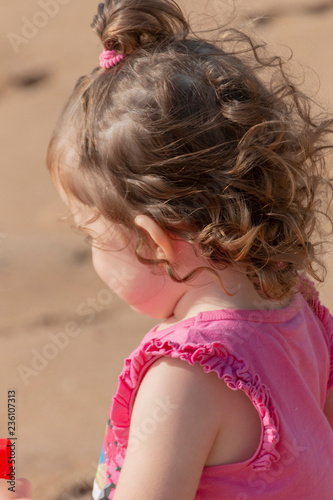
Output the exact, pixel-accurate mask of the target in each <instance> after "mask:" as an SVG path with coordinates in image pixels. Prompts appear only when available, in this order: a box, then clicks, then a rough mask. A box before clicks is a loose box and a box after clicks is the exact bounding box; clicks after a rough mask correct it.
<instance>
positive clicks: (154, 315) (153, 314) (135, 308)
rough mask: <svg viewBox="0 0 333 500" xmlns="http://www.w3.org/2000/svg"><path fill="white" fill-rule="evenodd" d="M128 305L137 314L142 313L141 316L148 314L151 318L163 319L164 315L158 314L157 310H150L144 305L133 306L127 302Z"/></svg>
mask: <svg viewBox="0 0 333 500" xmlns="http://www.w3.org/2000/svg"><path fill="white" fill-rule="evenodd" d="M128 305H129V306H130V308H131V309H132V310H133V311H135V312H137V313H139V314H142V315H143V316H149V317H150V318H152V319H156V320H162V319H165V316H162V314H159V312H158V311H151V310H146V309H145V308H144V307H140V306H133V305H131V304H128Z"/></svg>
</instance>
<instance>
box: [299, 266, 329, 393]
mask: <svg viewBox="0 0 333 500" xmlns="http://www.w3.org/2000/svg"><path fill="white" fill-rule="evenodd" d="M298 289H299V291H300V292H301V294H302V295H303V297H304V298H305V300H306V301H307V303H308V304H309V306H310V307H311V309H312V310H313V312H314V313H315V314H316V316H318V318H319V320H320V321H321V323H322V324H323V326H324V328H325V330H326V334H327V342H328V345H329V347H330V353H331V365H330V376H329V380H328V386H327V390H328V389H330V388H331V387H333V316H332V315H331V314H330V312H329V310H328V309H327V307H325V306H324V305H323V304H321V303H320V300H319V292H318V290H316V288H315V285H314V283H313V281H311V280H310V279H309V278H308V277H307V276H306V275H305V274H304V273H303V274H301V275H300V280H299V286H298Z"/></svg>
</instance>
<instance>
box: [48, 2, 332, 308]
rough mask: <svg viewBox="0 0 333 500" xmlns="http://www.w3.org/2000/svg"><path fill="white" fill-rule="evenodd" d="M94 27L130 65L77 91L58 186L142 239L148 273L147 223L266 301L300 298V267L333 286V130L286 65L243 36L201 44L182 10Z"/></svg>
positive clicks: (119, 11)
mask: <svg viewBox="0 0 333 500" xmlns="http://www.w3.org/2000/svg"><path fill="white" fill-rule="evenodd" d="M92 27H93V29H94V31H95V32H96V33H97V34H98V36H99V37H100V39H101V41H102V44H103V46H104V48H105V49H107V50H110V49H115V50H117V51H119V52H120V53H123V54H126V55H127V57H126V59H125V60H124V61H122V62H121V63H120V64H118V65H117V66H115V67H113V68H111V69H102V68H96V69H94V70H93V71H92V72H91V73H90V74H88V75H87V76H84V77H82V78H80V79H79V81H78V82H77V84H76V86H75V89H74V91H73V94H72V95H71V97H70V99H69V101H68V103H67V105H66V107H65V109H64V110H63V113H62V114H61V116H60V119H59V121H58V124H57V126H56V128H55V130H54V133H53V136H52V139H51V142H50V146H49V150H48V155H47V164H48V168H49V169H50V171H51V174H52V175H53V177H54V178H55V179H57V181H56V182H60V183H61V185H62V187H63V189H65V190H66V191H67V192H68V193H69V194H70V195H71V196H74V197H75V198H77V199H78V200H80V201H81V203H83V204H85V205H87V206H89V207H93V208H94V209H95V210H96V211H97V212H98V213H100V214H103V215H104V216H105V217H106V218H107V219H109V220H111V221H113V222H116V223H119V224H122V225H123V226H125V227H127V228H128V229H130V230H131V231H133V232H135V233H136V236H137V238H138V241H139V246H138V251H137V254H138V257H139V258H140V260H141V261H142V262H147V263H148V264H152V263H153V261H151V260H148V259H143V258H142V257H140V251H139V249H140V248H141V246H142V244H143V243H144V238H145V236H144V234H143V233H142V232H140V230H139V229H138V228H137V227H136V226H135V225H134V218H135V216H136V215H137V214H146V215H148V216H150V217H152V218H153V219H154V220H155V221H156V222H157V223H158V224H159V225H160V226H161V227H162V228H163V229H164V230H166V231H167V232H169V233H170V234H171V235H174V236H175V237H180V238H182V239H184V240H185V241H187V242H189V243H191V244H193V245H194V246H195V248H196V251H197V252H198V253H199V254H200V255H201V256H202V257H203V258H204V259H206V260H207V261H208V262H209V263H210V265H211V266H213V268H215V269H223V268H224V267H226V266H229V265H232V266H235V267H236V268H238V269H241V270H242V272H245V273H246V274H247V276H248V278H249V279H250V280H251V281H252V283H253V285H254V287H255V288H256V290H257V291H258V293H259V294H260V295H261V296H262V297H265V298H270V299H278V300H282V299H285V298H287V297H288V296H289V295H290V294H291V293H292V290H293V287H294V285H295V284H296V283H297V277H298V274H299V272H300V271H301V270H305V271H306V272H307V273H309V274H310V275H311V276H313V277H314V278H315V279H317V280H322V278H321V277H320V275H319V274H318V269H322V270H324V269H325V267H324V264H323V263H322V261H321V258H320V255H321V244H322V240H323V237H322V231H323V224H322V222H323V217H326V218H327V219H328V220H329V222H330V223H331V221H332V219H331V217H330V216H329V214H328V207H329V202H330V197H331V192H330V191H331V187H332V184H331V181H330V179H329V175H328V173H327V170H328V169H327V166H326V156H327V155H326V153H327V151H328V150H329V148H331V146H330V145H329V142H328V138H329V134H330V132H331V131H332V123H333V121H332V119H329V118H327V117H325V116H321V115H320V114H318V115H317V116H312V115H313V112H312V107H311V102H312V101H311V99H310V98H308V97H307V96H306V95H304V94H303V93H302V92H301V91H300V89H299V88H297V87H296V86H295V85H294V83H293V81H292V78H290V77H288V75H287V73H286V70H285V65H284V63H283V61H282V59H281V58H280V57H269V56H267V55H266V49H265V46H264V45H263V44H262V43H260V44H255V42H254V41H253V40H252V38H250V37H249V36H248V35H246V34H245V33H243V32H241V31H239V30H236V29H231V28H223V29H222V30H221V32H220V39H219V40H220V41H216V42H214V43H213V42H210V41H206V40H204V39H202V38H200V37H197V36H195V35H194V34H193V33H192V32H191V29H190V26H189V25H188V23H187V21H186V20H185V18H184V16H183V14H182V12H181V10H180V9H179V7H178V6H177V5H176V3H175V2H173V1H172V0H106V2H105V3H104V4H100V5H99V7H98V14H97V16H96V17H95V19H94V21H93V23H92ZM69 151H70V152H71V154H69ZM156 263H157V264H158V263H159V262H158V261H157V262H156ZM163 264H166V263H165V262H163ZM167 269H168V272H169V274H170V276H171V277H172V278H173V279H175V280H177V281H183V280H188V279H190V278H191V277H192V276H193V273H191V275H189V276H186V277H179V276H177V275H176V273H175V272H174V271H173V270H172V268H171V266H168V265H167Z"/></svg>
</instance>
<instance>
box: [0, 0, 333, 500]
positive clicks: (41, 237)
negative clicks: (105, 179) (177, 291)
mask: <svg viewBox="0 0 333 500" xmlns="http://www.w3.org/2000/svg"><path fill="white" fill-rule="evenodd" d="M46 3H47V2H46V0H45V2H43V0H39V1H37V0H11V1H10V2H2V3H1V5H0V28H1V38H0V58H1V66H0V117H1V133H0V141H1V143H0V144H1V182H0V193H1V195H0V217H1V223H0V293H1V300H0V308H1V314H0V318H1V319H0V321H1V326H0V352H1V358H0V359H1V361H0V363H1V365H0V366H1V381H0V409H1V423H0V437H7V416H6V407H7V391H8V390H11V389H14V390H15V391H16V397H17V415H16V417H17V428H16V431H17V432H16V436H17V438H18V440H17V448H16V449H17V458H18V476H24V477H28V478H29V479H30V480H31V481H32V482H33V488H34V489H33V491H34V498H35V500H70V499H74V498H81V499H86V498H90V487H91V482H92V479H93V476H94V473H95V469H96V466H97V462H98V457H99V453H100V448H101V444H102V439H103V435H104V428H105V422H106V418H107V413H108V409H109V405H110V402H111V397H112V395H113V392H114V390H115V387H116V383H117V376H118V374H119V372H120V371H121V369H122V366H123V360H124V358H125V357H126V356H127V355H128V354H129V353H130V352H131V351H132V349H133V348H135V347H136V345H137V344H138V342H139V341H140V339H141V337H142V336H143V334H144V333H145V332H146V330H147V329H148V328H149V327H150V326H151V325H152V324H153V322H152V320H150V319H149V318H145V317H143V316H138V315H137V314H136V313H134V312H133V311H131V310H130V309H129V308H128V307H127V306H126V304H124V303H122V302H121V301H120V300H119V299H118V298H117V297H116V296H114V295H112V294H111V292H107V290H106V287H105V285H104V284H103V283H102V282H101V281H100V280H99V278H98V277H97V276H95V274H94V271H93V269H92V266H91V263H90V256H89V248H88V246H86V245H85V244H84V243H83V241H82V237H81V236H78V235H77V234H75V233H74V232H73V231H72V230H71V229H70V227H69V225H68V224H66V223H64V222H61V221H60V218H61V216H63V215H66V210H65V208H64V206H63V204H62V203H61V201H59V199H58V196H57V193H56V191H55V189H54V187H53V185H52V183H51V181H50V179H49V176H48V173H47V171H46V168H45V154H46V148H47V145H48V140H49V137H50V134H51V131H52V127H53V125H54V123H55V120H56V118H57V116H58V114H59V112H60V109H61V107H62V106H63V104H64V102H65V100H66V98H67V96H68V95H69V94H70V92H71V90H72V88H73V85H74V83H75V82H76V80H77V78H78V77H79V76H81V75H83V74H85V73H88V72H89V71H90V70H91V69H92V68H93V67H94V66H96V65H97V62H98V56H99V53H100V51H101V47H100V45H99V42H98V40H97V37H96V36H95V35H94V34H93V33H92V32H91V30H90V28H89V24H90V22H91V20H92V18H93V16H94V15H95V12H96V6H97V3H96V2H95V1H92V0H86V1H82V0H53V11H51V10H50V11H49V14H45V12H46V11H45V8H44V9H43V8H42V4H44V6H45V4H46ZM50 3H52V2H50ZM182 5H183V6H185V9H186V11H187V12H192V13H193V12H204V11H205V12H208V13H210V14H212V15H213V16H214V17H216V14H217V13H219V15H221V13H227V12H230V11H231V2H226V1H225V2H223V1H218V0H215V1H211V2H201V1H199V0H197V1H190V0H187V1H186V0H184V1H183V2H182ZM236 6H237V12H238V14H237V18H236V23H238V24H239V25H241V24H243V23H244V22H249V20H251V19H252V28H253V29H254V30H255V31H257V32H258V33H259V34H260V35H261V36H262V37H263V38H264V39H266V40H267V41H269V42H270V43H272V44H273V45H276V44H280V45H286V46H289V47H291V48H292V50H293V52H294V57H295V60H297V61H298V62H299V63H300V64H302V65H304V66H305V73H306V75H307V76H308V77H309V79H310V80H309V81H310V83H308V84H307V85H308V86H309V89H310V90H311V92H312V93H313V92H314V91H315V90H317V91H318V98H319V99H320V101H321V103H322V104H323V106H324V107H326V108H327V109H330V110H331V111H332V110H333V85H332V81H333V64H332V45H333V34H332V33H333V29H332V28H333V2H332V1H326V2H325V1H320V0H292V1H287V0H251V2H249V1H246V0H243V1H241V0H239V1H238V0H237V1H236ZM41 12H42V14H41ZM43 13H44V14H43ZM192 16H193V19H194V21H195V23H197V24H198V23H199V18H198V16H196V15H194V14H192ZM263 16H264V19H263ZM221 19H223V17H221ZM254 19H256V21H253V20H254ZM29 22H32V23H33V25H34V26H35V28H34V27H32V28H31V25H30V31H29V29H28V28H27V25H28V24H29ZM36 25H38V27H37V28H36ZM24 30H28V31H24ZM10 33H11V35H10ZM13 34H14V36H15V35H20V36H25V41H24V40H23V41H22V39H21V41H20V43H18V44H17V45H16V47H14V46H13ZM27 37H29V38H27ZM16 40H17V39H16ZM280 49H281V50H282V51H283V50H284V49H283V48H280ZM308 67H309V68H310V67H311V68H313V69H314V70H315V72H316V74H317V75H318V78H319V80H320V82H321V84H320V86H319V83H318V78H317V77H316V76H315V75H314V74H313V73H312V71H311V70H310V69H307V68H308ZM329 261H330V258H329V256H328V263H329ZM332 287H333V275H332V273H331V274H330V275H329V278H328V280H327V283H326V284H325V285H323V286H321V287H320V291H321V296H322V300H323V302H324V303H325V304H326V305H328V306H333V298H332V293H331V292H332ZM73 323H74V325H73ZM69 333H72V334H73V336H69ZM74 334H75V336H74ZM55 339H57V340H55ZM66 339H67V340H66ZM66 342H67V343H66ZM43 353H44V355H43ZM42 355H43V359H42V358H41V356H42ZM45 356H47V357H48V359H46V357H45Z"/></svg>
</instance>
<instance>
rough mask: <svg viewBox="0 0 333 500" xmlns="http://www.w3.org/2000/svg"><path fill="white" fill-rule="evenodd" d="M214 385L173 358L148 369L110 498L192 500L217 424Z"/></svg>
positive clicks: (212, 375) (195, 368) (197, 368)
mask: <svg viewBox="0 0 333 500" xmlns="http://www.w3.org/2000/svg"><path fill="white" fill-rule="evenodd" d="M214 382H218V383H219V384H221V383H223V382H221V381H220V380H219V379H218V377H217V375H216V374H215V373H210V374H206V373H204V371H203V368H202V367H201V366H199V365H194V366H190V365H188V364H187V363H186V362H184V361H182V360H179V359H169V358H163V359H161V360H158V361H157V362H155V363H154V365H153V366H152V367H151V368H150V370H148V372H147V374H146V375H145V377H144V379H143V381H142V383H141V385H140V388H139V391H138V394H137V398H136V401H135V404H134V408H133V413H132V418H131V427H130V438H129V446H128V449H127V454H126V459H125V462H124V466H123V469H122V471H121V474H120V478H119V483H118V485H117V488H116V492H115V496H114V500H134V499H135V500H147V498H149V500H155V499H156V500H157V499H158V500H170V498H172V500H193V498H194V496H195V493H196V490H197V487H198V483H199V479H200V475H201V473H202V469H203V467H204V464H205V461H206V458H207V455H208V453H209V451H210V449H211V447H212V444H213V441H214V438H215V436H216V434H217V431H218V427H219V424H220V422H219V421H218V418H217V415H216V414H219V412H217V411H214V410H215V409H216V399H218V397H217V394H216V385H217V384H216V383H215V384H214ZM214 398H215V399H214Z"/></svg>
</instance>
